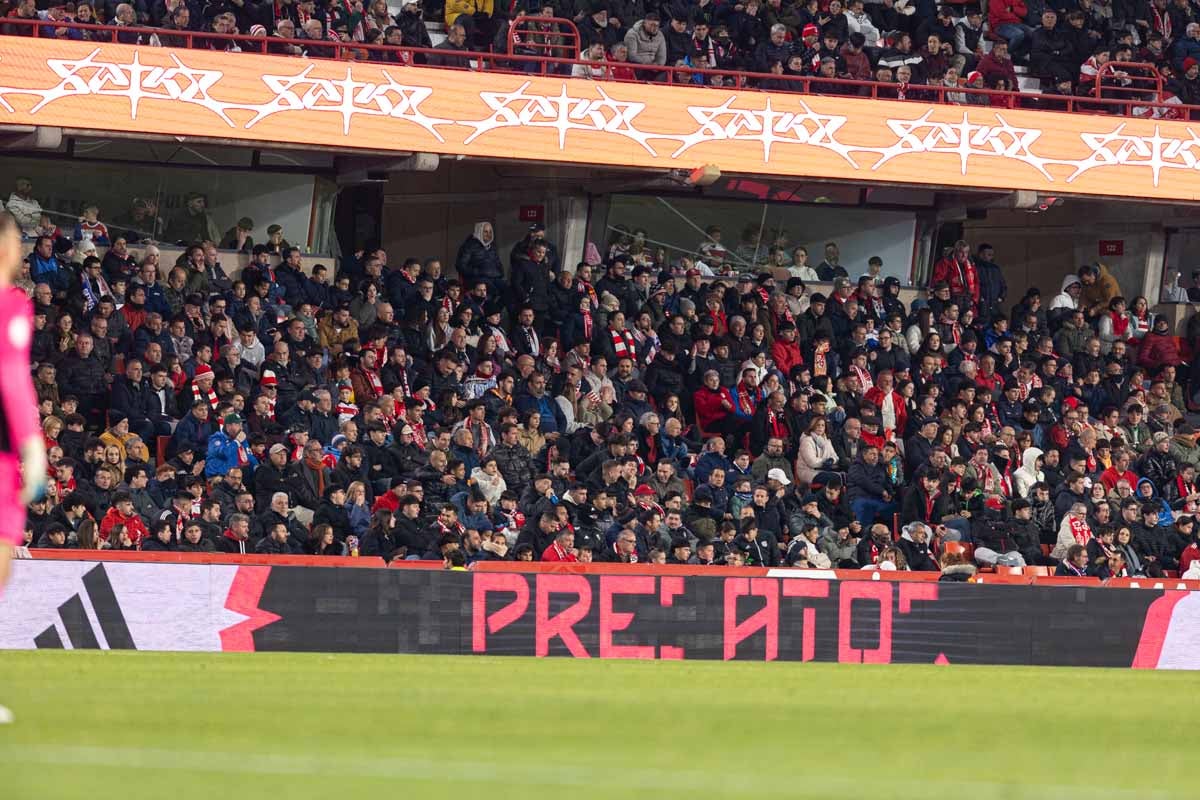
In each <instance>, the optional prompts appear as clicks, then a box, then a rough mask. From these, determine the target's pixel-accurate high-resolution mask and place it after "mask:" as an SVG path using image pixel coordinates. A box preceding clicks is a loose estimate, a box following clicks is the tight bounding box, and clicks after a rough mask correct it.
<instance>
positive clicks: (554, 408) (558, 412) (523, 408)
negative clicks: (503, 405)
mask: <svg viewBox="0 0 1200 800" xmlns="http://www.w3.org/2000/svg"><path fill="white" fill-rule="evenodd" d="M517 411H519V412H521V413H522V414H524V413H526V412H528V411H537V412H538V414H539V415H540V416H541V418H542V433H544V434H545V433H563V432H564V431H565V430H566V427H567V418H566V417H564V416H563V412H562V409H561V408H559V407H558V403H556V402H554V399H553V398H551V397H550V395H549V394H542V396H541V397H534V396H533V395H531V394H523V395H521V396H520V397H518V398H517Z"/></svg>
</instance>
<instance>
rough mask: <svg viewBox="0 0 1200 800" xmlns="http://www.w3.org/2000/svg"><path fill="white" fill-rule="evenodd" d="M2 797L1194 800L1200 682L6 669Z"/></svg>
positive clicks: (900, 669) (1015, 674) (793, 671)
mask: <svg viewBox="0 0 1200 800" xmlns="http://www.w3.org/2000/svg"><path fill="white" fill-rule="evenodd" d="M0 674H3V676H4V678H5V683H4V684H3V688H2V690H0V691H3V692H4V693H5V694H4V695H3V696H0V702H4V703H5V704H7V705H8V706H9V707H10V708H11V709H12V710H13V712H14V714H15V716H16V721H15V723H14V724H11V725H4V726H0V797H3V798H6V800H33V799H34V798H37V799H38V800H41V799H42V798H55V799H56V800H61V799H62V798H88V799H89V800H98V799H103V798H119V800H132V799H133V798H158V799H161V798H169V799H170V800H182V799H184V798H206V800H211V799H212V798H218V799H219V800H224V798H259V797H271V798H276V799H277V800H294V799H295V798H333V799H334V800H345V799H346V798H359V797H398V798H408V797H412V798H451V797H453V798H463V797H480V798H522V799H523V800H537V799H539V798H564V799H565V798H571V799H572V800H574V798H625V797H653V798H656V800H658V799H659V798H707V797H722V798H724V797H728V798H742V797H745V798H763V797H781V798H783V797H787V798H870V800H884V799H885V798H920V800H934V799H935V798H956V799H958V798H971V799H972V800H989V799H990V798H996V799H997V800H1000V799H1002V798H1003V799H1005V800H1007V799H1010V798H1011V799H1014V800H1015V799H1016V798H1047V799H1049V798H1068V799H1070V798H1080V800H1083V799H1084V798H1087V799H1088V800H1100V799H1101V798H1115V797H1119V798H1129V799H1130V800H1134V798H1137V799H1138V800H1147V799H1149V798H1185V797H1186V798H1195V797H1197V796H1200V789H1197V784H1196V780H1197V778H1196V771H1195V765H1196V763H1197V761H1196V758H1195V754H1196V750H1197V740H1196V739H1193V738H1192V736H1193V735H1194V734H1195V729H1196V721H1197V720H1198V719H1200V713H1198V712H1200V692H1197V691H1196V687H1197V685H1198V684H1197V681H1198V680H1200V678H1198V677H1197V676H1196V675H1195V674H1194V673H1192V674H1188V673H1174V674H1171V673H1150V672H1133V671H1129V670H1123V671H1118V670H1082V669H1080V670H1076V669H1027V668H982V667H960V666H950V667H934V666H929V667H924V666H837V665H814V664H786V663H775V664H757V663H756V664H750V663H715V662H712V663H708V662H613V661H608V662H599V661H571V660H566V659H549V660H532V659H516V658H511V659H503V658H442V657H420V656H348V655H294V654H247V655H190V654H153V653H131V652H62V651H58V652H54V651H51V652H29V653H25V652H20V653H18V652H2V653H0Z"/></svg>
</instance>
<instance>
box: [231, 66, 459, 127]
mask: <svg viewBox="0 0 1200 800" xmlns="http://www.w3.org/2000/svg"><path fill="white" fill-rule="evenodd" d="M313 66H314V65H312V64H309V65H308V66H307V67H305V68H304V70H303V71H302V72H300V74H298V75H263V76H262V80H263V83H265V84H266V85H267V87H268V88H269V89H270V90H271V91H272V92H274V93H275V97H274V98H273V99H272V100H270V101H269V102H267V103H263V104H261V105H257V106H246V107H245V108H247V109H252V110H254V111H255V112H256V113H255V115H254V117H253V118H252V119H251V120H250V121H249V122H247V123H246V126H245V127H246V129H247V130H248V129H250V128H252V127H254V126H255V125H256V124H258V123H259V122H260V121H262V120H264V119H266V118H267V117H269V116H271V115H272V114H278V113H279V112H281V111H301V110H302V111H332V112H336V113H338V114H341V115H342V133H343V134H345V135H347V136H348V135H349V134H350V122H351V120H353V119H354V117H356V116H369V117H391V118H393V119H403V120H408V121H409V122H412V123H415V124H416V125H420V126H421V127H422V128H424V129H425V130H426V131H428V132H429V133H430V134H431V135H432V136H433V137H434V138H436V139H437V140H438V141H439V142H444V141H446V140H445V138H443V137H442V135H441V134H440V133H439V132H438V130H437V126H438V125H448V124H450V120H447V119H438V118H436V117H430V116H427V115H426V114H424V113H423V112H422V111H421V109H420V106H421V103H423V102H424V101H425V100H427V99H428V98H429V97H430V95H432V94H433V90H432V89H430V88H428V87H425V86H406V85H404V84H402V83H398V82H397V81H396V80H395V79H394V78H392V76H391V75H390V74H388V72H387V71H386V70H382V72H383V77H384V78H386V79H387V82H386V83H372V82H370V81H356V80H354V76H353V73H352V72H351V68H350V67H346V77H344V78H340V79H331V78H313V77H310V75H309V73H311V72H312V70H313Z"/></svg>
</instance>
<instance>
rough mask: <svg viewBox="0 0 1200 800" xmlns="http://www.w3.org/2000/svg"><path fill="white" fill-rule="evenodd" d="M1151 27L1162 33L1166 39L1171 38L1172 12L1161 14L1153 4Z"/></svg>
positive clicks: (1151, 7) (1151, 8)
mask: <svg viewBox="0 0 1200 800" xmlns="http://www.w3.org/2000/svg"><path fill="white" fill-rule="evenodd" d="M1150 14H1151V20H1152V21H1151V23H1150V25H1151V28H1152V29H1153V30H1155V31H1157V32H1158V33H1161V34H1162V37H1163V38H1164V39H1168V40H1169V39H1170V38H1171V16H1170V14H1161V13H1159V10H1158V9H1157V8H1155V7H1154V6H1153V5H1151V6H1150Z"/></svg>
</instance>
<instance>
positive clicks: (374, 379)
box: [356, 367, 383, 402]
mask: <svg viewBox="0 0 1200 800" xmlns="http://www.w3.org/2000/svg"><path fill="white" fill-rule="evenodd" d="M359 371H360V372H362V375H363V377H364V378H366V379H367V383H368V384H370V386H371V392H372V393H373V395H372V396H371V397H364V398H363V401H364V402H366V401H367V400H374V399H375V398H376V397H382V396H383V381H381V380H380V379H379V371H378V370H374V369H366V368H365V367H362V368H360V369H359ZM356 399H357V398H356Z"/></svg>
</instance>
